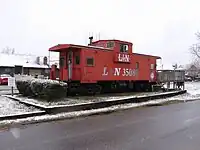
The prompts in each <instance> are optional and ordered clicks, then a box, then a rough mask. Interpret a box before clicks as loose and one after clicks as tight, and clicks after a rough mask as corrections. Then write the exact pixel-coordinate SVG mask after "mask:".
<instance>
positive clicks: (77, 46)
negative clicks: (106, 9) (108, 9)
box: [49, 40, 161, 59]
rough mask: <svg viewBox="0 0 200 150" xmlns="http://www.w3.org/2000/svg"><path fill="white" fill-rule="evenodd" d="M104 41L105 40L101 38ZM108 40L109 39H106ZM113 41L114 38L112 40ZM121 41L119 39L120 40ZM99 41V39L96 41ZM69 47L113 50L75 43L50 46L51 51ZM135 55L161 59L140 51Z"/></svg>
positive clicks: (64, 49) (59, 50)
mask: <svg viewBox="0 0 200 150" xmlns="http://www.w3.org/2000/svg"><path fill="white" fill-rule="evenodd" d="M101 41H104V40H101ZM105 41H108V40H105ZM112 41H113V40H112ZM118 41H119V40H118ZM96 42H97V41H96ZM69 48H76V49H82V48H88V49H101V50H109V51H112V49H110V48H105V47H99V46H83V45H75V44H58V45H56V46H53V47H51V48H49V51H54V52H61V51H66V49H69ZM133 54H135V55H142V56H147V57H156V58H157V59H161V57H159V56H153V55H146V54H140V53H133Z"/></svg>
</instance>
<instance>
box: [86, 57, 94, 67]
mask: <svg viewBox="0 0 200 150" xmlns="http://www.w3.org/2000/svg"><path fill="white" fill-rule="evenodd" d="M87 66H94V59H93V58H87Z"/></svg>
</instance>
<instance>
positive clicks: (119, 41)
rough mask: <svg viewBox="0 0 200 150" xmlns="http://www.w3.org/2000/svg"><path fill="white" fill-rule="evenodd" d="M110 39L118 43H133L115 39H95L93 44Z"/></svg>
mask: <svg viewBox="0 0 200 150" xmlns="http://www.w3.org/2000/svg"><path fill="white" fill-rule="evenodd" d="M109 41H113V42H118V43H124V44H131V45H132V44H133V43H131V42H127V41H121V40H115V39H109V40H98V41H93V42H92V44H95V43H98V42H109Z"/></svg>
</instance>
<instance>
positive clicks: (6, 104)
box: [0, 96, 39, 117]
mask: <svg viewBox="0 0 200 150" xmlns="http://www.w3.org/2000/svg"><path fill="white" fill-rule="evenodd" d="M32 111H39V110H38V109H35V108H33V107H27V106H25V105H23V104H20V103H19V102H16V101H14V100H12V99H9V98H6V97H2V96H0V117H1V116H4V115H15V114H19V113H24V112H32Z"/></svg>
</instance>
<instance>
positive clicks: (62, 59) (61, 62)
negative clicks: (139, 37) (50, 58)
mask: <svg viewBox="0 0 200 150" xmlns="http://www.w3.org/2000/svg"><path fill="white" fill-rule="evenodd" d="M64 65H65V58H63V57H61V58H60V67H64Z"/></svg>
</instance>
